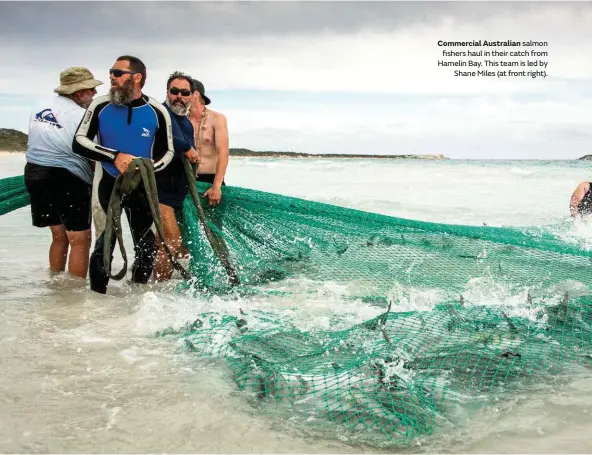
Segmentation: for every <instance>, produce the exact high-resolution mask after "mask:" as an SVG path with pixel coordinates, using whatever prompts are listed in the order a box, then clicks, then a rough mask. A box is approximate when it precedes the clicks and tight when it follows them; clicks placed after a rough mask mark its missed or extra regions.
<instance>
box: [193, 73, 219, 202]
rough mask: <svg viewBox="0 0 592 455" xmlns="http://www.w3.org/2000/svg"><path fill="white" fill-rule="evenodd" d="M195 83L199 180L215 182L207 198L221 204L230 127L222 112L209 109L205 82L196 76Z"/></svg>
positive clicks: (194, 103)
mask: <svg viewBox="0 0 592 455" xmlns="http://www.w3.org/2000/svg"><path fill="white" fill-rule="evenodd" d="M193 82H194V84H195V92H194V94H193V100H192V102H191V109H190V111H189V119H190V120H191V123H193V130H194V132H195V133H194V134H195V149H196V150H197V153H198V155H199V166H198V168H197V180H198V181H202V182H208V183H211V184H212V186H211V188H209V189H208V190H207V191H206V192H205V193H204V197H207V198H208V200H209V203H210V205H218V204H219V203H220V199H221V198H222V185H224V176H225V175H226V168H227V167H228V126H227V123H226V117H225V116H224V115H223V114H221V113H220V112H216V111H213V110H211V109H208V108H206V106H207V105H209V104H210V99H209V98H208V97H207V96H206V94H205V88H204V85H203V84H202V83H201V82H200V81H198V80H195V79H194V80H193Z"/></svg>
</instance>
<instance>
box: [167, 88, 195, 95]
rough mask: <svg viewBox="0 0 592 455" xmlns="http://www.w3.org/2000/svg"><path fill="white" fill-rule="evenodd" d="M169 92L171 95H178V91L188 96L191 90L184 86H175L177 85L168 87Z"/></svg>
mask: <svg viewBox="0 0 592 455" xmlns="http://www.w3.org/2000/svg"><path fill="white" fill-rule="evenodd" d="M169 92H170V94H171V95H178V94H179V93H180V94H181V96H189V95H191V90H188V89H186V88H183V89H181V88H177V87H171V88H170V89H169Z"/></svg>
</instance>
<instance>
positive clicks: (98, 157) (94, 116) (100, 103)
mask: <svg viewBox="0 0 592 455" xmlns="http://www.w3.org/2000/svg"><path fill="white" fill-rule="evenodd" d="M107 104H109V101H108V100H106V99H105V97H99V98H96V99H95V100H94V101H93V102H92V103H91V105H90V106H89V107H88V109H87V110H86V113H85V114H84V117H83V118H82V121H81V122H80V125H78V129H77V130H76V134H75V135H74V140H73V142H72V150H73V151H74V153H77V154H79V155H82V156H83V157H85V158H88V159H90V160H94V161H106V162H110V163H112V162H113V161H115V157H116V156H117V154H118V153H119V150H115V149H111V148H107V147H103V146H102V145H99V144H97V143H95V142H94V141H93V139H94V138H95V136H96V135H97V133H98V131H99V114H100V113H101V111H102V110H103V109H104V108H105V106H107Z"/></svg>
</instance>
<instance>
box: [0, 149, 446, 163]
mask: <svg viewBox="0 0 592 455" xmlns="http://www.w3.org/2000/svg"><path fill="white" fill-rule="evenodd" d="M25 152H26V150H6V149H0V156H8V155H21V154H24V153H25ZM230 156H231V157H234V158H287V159H416V160H448V159H450V158H447V157H445V156H444V155H349V154H337V153H327V154H323V153H315V154H312V153H297V152H254V151H251V150H249V151H247V152H245V151H244V149H238V151H237V150H236V149H230Z"/></svg>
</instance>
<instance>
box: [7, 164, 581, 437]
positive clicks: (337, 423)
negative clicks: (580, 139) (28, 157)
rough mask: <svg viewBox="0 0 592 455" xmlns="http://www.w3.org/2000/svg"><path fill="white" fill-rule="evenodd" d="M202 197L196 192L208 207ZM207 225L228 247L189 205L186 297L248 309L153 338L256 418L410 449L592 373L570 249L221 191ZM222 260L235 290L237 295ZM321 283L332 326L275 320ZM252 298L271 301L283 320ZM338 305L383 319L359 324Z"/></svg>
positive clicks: (18, 194)
mask: <svg viewBox="0 0 592 455" xmlns="http://www.w3.org/2000/svg"><path fill="white" fill-rule="evenodd" d="M209 186H210V185H208V184H205V183H198V189H199V191H200V192H201V193H203V192H204V191H205V190H206V189H207V188H208V187H209ZM28 203H29V201H28V195H27V193H26V189H25V187H24V180H23V177H22V176H19V177H12V178H9V179H3V180H0V213H7V212H9V211H10V210H14V209H16V208H19V207H22V206H25V205H27V204H28ZM204 215H205V219H206V226H207V228H208V229H209V230H211V231H212V233H213V235H214V236H215V238H216V239H218V240H219V241H222V242H221V243H220V244H218V245H216V246H215V247H212V246H211V243H210V242H209V241H208V237H207V236H206V235H205V230H204V225H203V224H202V222H201V221H200V217H199V216H198V211H197V209H196V207H195V206H194V205H193V201H192V199H191V198H190V197H189V196H188V197H187V199H186V201H185V203H184V207H183V211H182V213H180V214H179V224H180V227H181V232H182V236H183V241H184V244H185V246H186V248H187V249H188V250H189V253H190V261H189V265H188V267H189V270H190V272H191V273H192V274H193V275H194V276H195V278H194V279H193V280H192V281H191V282H187V283H184V284H183V286H182V288H183V290H184V292H189V293H191V292H195V293H198V294H199V295H201V296H203V295H204V294H205V295H208V294H209V295H212V296H213V295H218V296H226V297H228V299H229V300H227V301H230V300H232V299H234V300H235V301H239V302H242V303H241V306H242V308H241V309H240V311H234V310H233V309H230V307H229V310H228V311H211V312H203V313H201V314H197V315H196V319H195V321H194V322H192V323H191V324H189V325H188V326H186V327H185V328H184V329H183V330H181V332H179V331H172V330H170V331H163V332H161V333H159V335H171V334H174V335H175V336H180V337H181V338H182V339H183V340H184V341H185V343H186V345H187V346H188V347H189V348H190V349H191V350H193V351H194V352H196V353H197V354H199V355H200V356H201V357H202V358H204V359H207V360H208V361H212V360H213V361H215V362H217V363H219V364H220V366H221V367H222V368H226V369H227V370H228V373H229V375H230V378H231V379H232V381H233V382H234V384H235V385H236V389H237V391H238V392H239V393H241V394H245V398H246V399H247V400H249V401H250V403H251V404H252V405H253V406H256V407H257V409H259V410H260V412H262V413H271V415H274V416H280V417H282V419H284V420H286V421H289V422H292V423H296V424H298V425H302V426H303V427H306V428H309V429H313V430H315V431H316V430H319V431H323V430H327V432H328V433H327V434H329V435H332V436H334V435H335V434H338V433H335V431H336V430H337V431H338V432H339V431H345V432H347V434H348V435H353V436H352V437H359V438H360V440H363V441H366V442H369V443H372V444H376V445H392V444H394V445H396V446H399V447H403V446H408V445H409V444H412V443H414V441H416V440H417V439H418V438H421V437H424V436H426V435H430V434H433V433H438V432H442V431H444V429H447V428H450V426H451V425H453V426H454V425H461V426H462V425H463V423H466V422H468V421H470V419H471V416H475V415H477V414H478V413H479V412H480V410H482V409H483V408H484V407H487V406H490V405H492V403H496V402H497V400H498V399H499V398H500V396H502V395H503V394H512V393H518V392H520V391H524V390H527V391H528V390H533V389H537V388H541V387H542V388H544V387H545V386H547V385H548V384H551V383H553V381H561V380H562V378H565V377H573V376H574V375H577V374H580V373H582V374H589V368H590V367H591V366H592V349H591V347H592V346H591V344H592V330H591V324H592V313H591V311H590V305H591V303H592V296H591V295H590V284H591V283H590V282H591V281H592V278H591V277H592V274H591V272H592V270H591V269H592V260H591V259H590V258H591V255H592V254H591V252H590V251H589V250H588V248H586V246H585V245H584V244H583V243H581V241H578V240H577V239H573V238H571V237H566V236H564V235H559V234H554V233H552V232H550V231H549V230H542V229H515V228H493V227H475V226H457V225H446V224H438V223H427V222H419V221H413V220H406V219H400V218H395V217H389V216H384V215H379V214H374V213H368V212H363V211H359V210H353V209H348V208H343V207H336V206H333V205H329V204H322V203H318V202H312V201H306V200H303V199H298V198H292V197H287V196H282V195H279V194H272V193H266V192H261V191H255V190H249V189H244V188H238V187H225V188H224V196H223V199H222V203H221V204H220V205H219V206H218V207H216V208H211V207H208V206H207V204H205V203H204ZM220 255H226V257H227V258H228V260H229V262H230V263H231V264H232V266H233V267H234V269H235V271H236V273H237V275H238V277H239V279H240V285H238V286H231V284H230V280H229V277H228V273H227V270H226V269H225V268H224V266H223V261H221V260H220V258H219V256H220ZM328 284H330V285H331V289H333V290H334V291H335V290H337V291H336V292H335V293H334V294H333V295H332V298H335V296H336V295H337V299H336V300H332V304H333V305H337V306H335V307H334V309H335V310H336V311H333V312H331V311H328V313H329V314H327V323H326V324H325V326H324V327H323V326H321V327H320V328H315V327H310V328H303V324H302V323H301V321H298V320H297V319H295V318H294V313H293V312H290V311H286V308H281V307H282V306H283V305H285V303H286V302H287V301H290V302H297V304H299V303H301V302H302V301H303V300H306V299H308V298H310V299H311V300H313V299H318V298H319V292H318V291H319V289H321V288H326V287H327V285H328ZM244 296H247V297H249V296H257V298H266V297H269V298H270V299H269V301H270V302H272V303H274V304H275V305H276V306H277V307H278V308H277V311H275V310H273V309H268V310H265V311H264V310H263V309H261V308H259V307H257V306H255V305H251V304H252V303H253V302H254V299H243V297H244ZM500 296H501V297H500ZM226 297H225V298H226ZM414 299H415V300H414ZM418 301H422V302H424V303H425V302H428V303H429V304H427V305H423V307H421V305H418V304H417V303H418ZM340 303H341V304H343V306H346V305H355V306H356V307H360V308H362V307H367V308H372V309H374V310H375V313H374V314H376V316H374V317H371V318H367V320H356V322H355V323H352V322H351V319H347V318H344V317H343V314H342V313H340V312H339V311H337V310H338V306H339V305H340ZM313 304H314V302H313ZM420 307H421V308H420ZM232 308H236V306H232Z"/></svg>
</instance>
